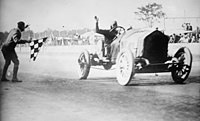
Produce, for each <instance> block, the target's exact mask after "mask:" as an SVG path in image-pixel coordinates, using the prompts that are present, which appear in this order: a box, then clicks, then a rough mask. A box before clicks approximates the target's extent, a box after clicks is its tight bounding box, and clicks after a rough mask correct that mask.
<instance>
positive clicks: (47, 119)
mask: <svg viewBox="0 0 200 121" xmlns="http://www.w3.org/2000/svg"><path fill="white" fill-rule="evenodd" d="M53 49H55V48H44V50H43V51H41V53H40V55H39V56H38V58H37V61H36V62H29V53H28V52H27V49H24V50H23V48H22V50H21V51H19V50H17V51H18V56H19V59H20V62H21V63H20V70H19V78H20V79H23V82H22V83H11V82H3V83H1V86H2V88H1V89H2V90H1V120H2V121H55V120H57V121H113V120H115V121H125V120H126V121H155V120H157V121H169V120H170V121H183V120H191V121H198V120H200V119H199V117H200V114H199V112H200V105H199V104H200V102H199V101H200V95H199V94H200V75H199V74H200V69H199V66H200V62H199V58H198V57H199V56H198V55H195V56H194V57H195V58H194V62H193V68H192V73H191V75H190V77H189V78H188V80H187V81H186V83H185V84H183V85H177V84H174V82H173V80H172V79H171V76H170V74H169V73H164V74H160V73H158V76H155V74H136V76H135V77H134V79H133V80H134V83H133V84H132V85H130V86H128V87H123V86H120V85H119V84H117V82H116V79H115V70H114V67H113V69H111V70H110V71H105V70H102V68H101V67H96V68H92V69H91V73H90V75H89V78H88V80H78V76H77V73H76V62H77V57H78V53H77V52H78V51H79V50H77V49H75V50H76V52H75V51H72V48H71V49H69V48H68V49H66V50H65V49H64V50H65V51H63V53H49V52H53V51H52V50H53ZM60 49H62V50H63V47H61V48H60ZM48 50H51V51H48ZM57 50H59V48H58V49H57ZM68 50H71V51H68ZM0 58H1V63H3V61H2V55H0ZM11 69H12V66H11V67H10V68H9V70H10V71H11ZM8 78H9V79H10V78H11V76H10V77H8Z"/></svg>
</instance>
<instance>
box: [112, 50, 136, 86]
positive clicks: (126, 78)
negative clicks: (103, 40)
mask: <svg viewBox="0 0 200 121" xmlns="http://www.w3.org/2000/svg"><path fill="white" fill-rule="evenodd" d="M134 65H135V62H134V56H133V54H132V52H131V50H130V49H123V50H122V51H120V52H119V54H118V57H117V63H116V77H117V81H118V83H119V84H120V85H122V86H127V85H129V84H130V82H131V79H132V77H133V76H134V75H135V69H134Z"/></svg>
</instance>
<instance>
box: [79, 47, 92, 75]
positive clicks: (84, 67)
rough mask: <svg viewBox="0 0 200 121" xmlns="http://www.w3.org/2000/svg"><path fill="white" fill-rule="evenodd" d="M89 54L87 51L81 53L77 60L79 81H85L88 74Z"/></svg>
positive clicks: (89, 65)
mask: <svg viewBox="0 0 200 121" xmlns="http://www.w3.org/2000/svg"><path fill="white" fill-rule="evenodd" d="M90 63H91V62H90V54H89V52H88V51H87V50H84V51H82V52H81V54H80V56H79V58H78V65H79V66H78V74H79V79H87V77H88V75H89V72H90V67H91V64H90Z"/></svg>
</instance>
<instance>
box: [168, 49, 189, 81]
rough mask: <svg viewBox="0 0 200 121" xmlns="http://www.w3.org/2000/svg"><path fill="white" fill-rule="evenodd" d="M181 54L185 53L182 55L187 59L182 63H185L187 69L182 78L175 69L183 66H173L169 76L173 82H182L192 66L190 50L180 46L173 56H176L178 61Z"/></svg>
mask: <svg viewBox="0 0 200 121" xmlns="http://www.w3.org/2000/svg"><path fill="white" fill-rule="evenodd" d="M183 54H186V56H184V57H187V58H186V59H188V60H186V61H188V62H187V63H184V64H187V66H188V67H187V68H188V69H189V70H187V71H186V75H185V76H184V77H183V78H182V76H183V75H182V76H179V75H178V73H177V72H180V71H179V70H180V69H179V70H177V69H178V68H183V67H184V66H182V67H180V66H179V67H173V68H172V71H171V76H172V79H173V80H174V82H175V83H177V84H182V83H183V82H184V81H185V80H186V79H187V78H188V76H189V74H190V72H191V68H192V54H191V51H190V50H189V49H188V48H187V47H182V48H180V49H179V50H178V51H177V52H176V54H175V56H174V57H176V58H177V59H178V60H179V61H180V58H179V57H180V56H181V55H183Z"/></svg>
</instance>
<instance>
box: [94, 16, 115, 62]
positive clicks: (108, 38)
mask: <svg viewBox="0 0 200 121" xmlns="http://www.w3.org/2000/svg"><path fill="white" fill-rule="evenodd" d="M94 18H95V20H96V33H99V34H102V35H104V36H105V40H104V41H103V44H104V47H105V49H106V52H105V54H103V55H105V56H106V57H107V58H110V51H111V47H110V44H111V43H112V42H113V40H114V39H116V35H117V34H118V31H117V30H116V28H117V27H118V25H117V21H114V22H113V24H112V25H111V26H110V29H109V30H102V29H99V18H97V16H95V17H94Z"/></svg>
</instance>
